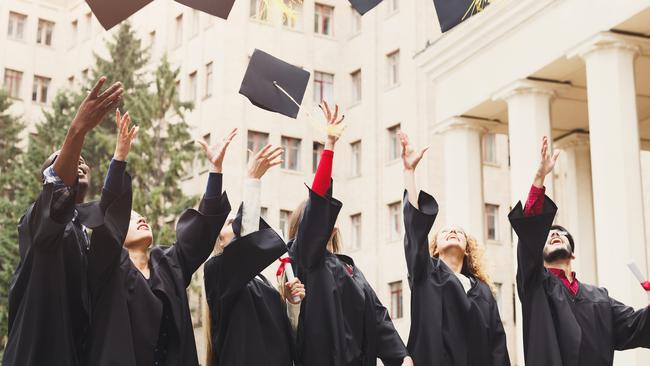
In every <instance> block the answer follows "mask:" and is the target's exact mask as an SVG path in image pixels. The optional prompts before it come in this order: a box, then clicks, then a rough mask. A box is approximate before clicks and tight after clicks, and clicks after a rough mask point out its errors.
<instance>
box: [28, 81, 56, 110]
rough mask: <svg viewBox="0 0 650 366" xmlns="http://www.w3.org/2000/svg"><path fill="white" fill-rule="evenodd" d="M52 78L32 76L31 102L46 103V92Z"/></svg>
mask: <svg viewBox="0 0 650 366" xmlns="http://www.w3.org/2000/svg"><path fill="white" fill-rule="evenodd" d="M50 82H52V79H50V78H46V77H43V76H34V85H33V88H32V102H37V103H42V104H45V103H47V94H48V91H49V89H50Z"/></svg>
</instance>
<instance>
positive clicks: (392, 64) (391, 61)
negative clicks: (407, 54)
mask: <svg viewBox="0 0 650 366" xmlns="http://www.w3.org/2000/svg"><path fill="white" fill-rule="evenodd" d="M386 71H387V77H388V79H387V82H388V86H389V87H391V86H395V85H397V84H399V50H397V51H393V52H391V53H389V54H388V55H386Z"/></svg>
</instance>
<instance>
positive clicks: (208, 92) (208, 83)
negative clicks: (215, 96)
mask: <svg viewBox="0 0 650 366" xmlns="http://www.w3.org/2000/svg"><path fill="white" fill-rule="evenodd" d="M213 79H214V71H213V70H212V62H208V63H207V64H206V65H205V88H204V90H203V95H204V96H205V97H206V98H208V97H210V96H212V84H213Z"/></svg>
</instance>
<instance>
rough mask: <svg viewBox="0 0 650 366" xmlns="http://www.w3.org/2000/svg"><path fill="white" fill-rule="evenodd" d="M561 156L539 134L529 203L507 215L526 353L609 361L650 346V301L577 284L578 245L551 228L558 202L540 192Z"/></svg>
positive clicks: (566, 360)
mask: <svg viewBox="0 0 650 366" xmlns="http://www.w3.org/2000/svg"><path fill="white" fill-rule="evenodd" d="M558 153H559V151H557V152H556V153H555V154H553V155H552V156H551V154H550V153H549V141H548V138H546V137H544V139H543V141H542V149H541V160H540V164H539V168H538V170H537V173H536V174H535V179H534V181H533V186H532V187H531V191H530V194H529V196H528V200H527V202H526V206H525V207H523V206H522V204H521V202H519V203H517V205H516V206H515V208H514V209H513V210H512V212H510V215H509V219H510V223H511V224H512V227H513V229H514V230H515V232H516V233H517V236H518V237H519V243H518V244H517V261H518V269H517V291H518V293H519V298H520V299H521V305H522V311H523V328H524V333H523V335H524V357H525V361H526V365H527V366H531V365H532V366H611V365H612V364H613V362H614V361H613V359H614V351H615V350H617V351H622V350H627V349H632V348H638V347H644V348H650V304H649V305H648V307H645V308H643V309H640V310H637V311H635V310H634V309H633V308H631V307H629V306H626V305H624V304H622V303H620V302H619V301H617V300H615V299H613V298H611V297H610V296H609V294H608V293H607V290H606V289H605V288H602V287H596V286H593V285H588V284H585V283H582V282H579V281H578V279H577V276H576V274H575V272H573V271H572V267H571V263H572V261H573V259H575V256H574V248H575V243H574V242H573V238H572V237H571V234H569V233H568V231H567V230H566V229H564V228H563V227H561V226H557V225H553V219H554V218H555V214H556V212H557V207H556V205H555V203H553V201H551V199H550V198H548V197H546V196H545V194H544V191H545V190H544V178H545V177H546V175H548V174H550V173H551V172H552V171H553V168H554V166H555V162H556V160H557V157H558ZM621 230H624V228H621Z"/></svg>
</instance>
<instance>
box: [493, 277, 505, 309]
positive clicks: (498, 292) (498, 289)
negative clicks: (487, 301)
mask: <svg viewBox="0 0 650 366" xmlns="http://www.w3.org/2000/svg"><path fill="white" fill-rule="evenodd" d="M494 289H495V291H494V292H495V294H494V299H495V300H496V302H497V309H499V312H502V311H503V284H501V283H499V282H495V283H494Z"/></svg>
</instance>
